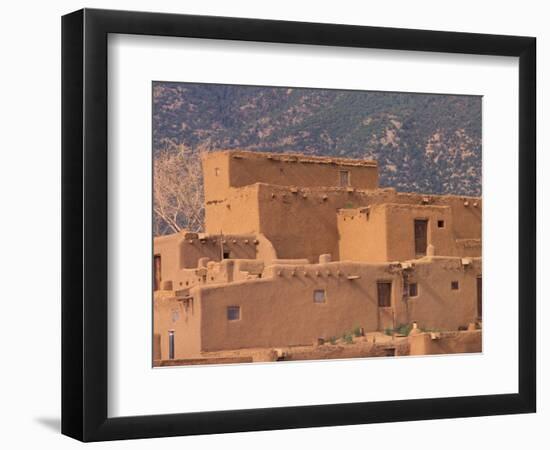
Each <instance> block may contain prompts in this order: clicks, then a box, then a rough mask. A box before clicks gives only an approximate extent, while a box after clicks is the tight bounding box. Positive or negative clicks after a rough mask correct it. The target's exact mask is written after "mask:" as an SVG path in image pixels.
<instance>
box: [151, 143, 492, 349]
mask: <svg viewBox="0 0 550 450" xmlns="http://www.w3.org/2000/svg"><path fill="white" fill-rule="evenodd" d="M203 178H204V194H205V233H189V232H187V231H182V232H180V233H176V234H173V235H169V236H162V237H159V238H155V242H154V254H155V259H154V261H155V264H154V268H155V269H154V287H155V291H156V293H155V322H154V329H155V335H156V336H157V337H156V338H155V339H156V340H158V343H157V344H156V348H157V359H170V357H176V358H178V357H182V358H190V357H198V356H200V355H201V354H202V352H205V351H219V350H232V349H238V348H251V347H274V346H281V345H304V344H307V343H311V342H313V341H314V340H316V339H317V338H326V339H328V338H330V337H331V336H334V335H338V334H339V333H340V334H341V333H343V332H345V331H346V330H349V329H350V328H351V327H355V326H359V327H360V328H362V329H364V330H366V331H367V332H368V331H381V330H384V329H386V328H395V327H396V326H398V325H400V324H409V323H412V322H417V323H418V324H420V325H421V326H424V327H427V328H438V329H446V330H457V329H458V328H464V327H467V326H468V325H470V324H471V323H475V322H477V321H479V320H480V318H481V287H480V286H481V278H480V277H481V214H482V202H481V198H478V197H466V196H452V195H431V194H418V193H400V192H397V191H396V190H395V189H392V188H380V187H379V185H378V165H377V163H376V162H375V161H369V160H358V159H346V158H334V157H317V156H309V155H300V154H290V153H289V154H287V153H285V154H276V153H260V152H249V151H240V150H228V151H219V152H212V153H208V154H207V155H206V156H205V157H204V159H203ZM182 182H185V180H182ZM170 336H171V337H170ZM155 342H157V341H155Z"/></svg>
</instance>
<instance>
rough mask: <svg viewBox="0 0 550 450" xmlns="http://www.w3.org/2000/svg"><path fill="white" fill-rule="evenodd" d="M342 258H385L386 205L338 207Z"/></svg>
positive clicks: (379, 260)
mask: <svg viewBox="0 0 550 450" xmlns="http://www.w3.org/2000/svg"><path fill="white" fill-rule="evenodd" d="M337 223H338V234H339V244H338V248H339V255H340V259H342V260H343V261H373V262H383V261H388V260H389V257H388V239H387V238H388V233H387V231H388V227H387V220H386V208H383V207H379V206H376V205H375V206H373V207H369V208H359V209H358V210H356V209H341V210H340V211H339V212H338V214H337Z"/></svg>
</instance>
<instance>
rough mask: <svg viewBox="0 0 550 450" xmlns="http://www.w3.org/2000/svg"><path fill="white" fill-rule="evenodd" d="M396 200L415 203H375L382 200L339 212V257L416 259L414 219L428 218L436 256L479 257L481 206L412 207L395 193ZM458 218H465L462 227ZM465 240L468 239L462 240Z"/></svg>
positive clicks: (442, 201) (443, 202)
mask: <svg viewBox="0 0 550 450" xmlns="http://www.w3.org/2000/svg"><path fill="white" fill-rule="evenodd" d="M394 199H395V200H401V201H404V200H408V201H411V203H382V204H380V203H375V202H376V201H379V199H376V200H375V201H373V202H371V206H370V207H369V208H357V209H342V210H340V211H339V212H338V217H337V219H338V230H339V239H340V241H339V256H340V259H343V260H351V261H406V260H409V259H415V258H417V257H418V255H416V252H415V236H414V221H415V219H427V220H428V230H427V242H428V245H432V246H433V248H434V251H435V253H434V254H435V255H439V256H470V257H479V256H481V220H480V219H479V218H478V213H479V214H481V213H480V211H479V208H478V207H476V208H473V207H472V208H466V207H464V205H463V203H464V201H463V200H462V199H460V202H458V201H456V200H455V199H449V198H447V197H444V198H439V199H438V201H437V202H435V201H434V202H433V203H432V204H418V203H412V200H416V199H415V198H414V197H412V196H410V195H408V196H405V197H403V196H401V195H397V196H395V197H394ZM370 200H372V199H370ZM472 210H473V211H474V212H473V213H472V212H471V211H472ZM464 211H465V212H464ZM460 212H462V213H460ZM462 216H465V217H466V219H464V218H463V217H462ZM457 217H461V219H458V220H459V224H458V226H457V225H456V223H455V220H456V218H457ZM440 222H441V225H442V226H441V227H440V226H439V224H440ZM464 236H468V239H464V238H462V237H464Z"/></svg>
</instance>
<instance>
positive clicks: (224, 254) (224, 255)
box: [223, 250, 231, 259]
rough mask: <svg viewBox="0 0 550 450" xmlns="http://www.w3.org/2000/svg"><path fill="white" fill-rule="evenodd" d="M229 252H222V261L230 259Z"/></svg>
mask: <svg viewBox="0 0 550 450" xmlns="http://www.w3.org/2000/svg"><path fill="white" fill-rule="evenodd" d="M230 256H231V255H230V252H229V250H224V251H223V259H229V258H230Z"/></svg>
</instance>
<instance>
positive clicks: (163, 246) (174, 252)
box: [153, 231, 276, 290]
mask: <svg viewBox="0 0 550 450" xmlns="http://www.w3.org/2000/svg"><path fill="white" fill-rule="evenodd" d="M153 247H154V249H153V250H154V251H153V253H154V255H160V258H161V289H173V290H178V289H184V288H186V287H189V286H192V285H194V284H196V282H200V281H201V279H200V277H201V276H202V275H201V274H198V273H197V272H196V270H194V269H196V268H197V267H198V265H199V260H200V259H201V258H208V259H209V260H210V261H220V260H221V259H222V247H223V251H225V252H228V253H229V258H231V259H258V258H262V259H265V260H268V261H269V260H272V259H275V258H276V253H275V251H274V249H273V247H272V245H271V243H270V242H269V241H268V240H267V239H266V238H265V237H264V236H259V235H254V234H241V235H232V234H228V235H225V234H224V235H223V236H220V235H207V234H198V233H189V232H186V231H182V232H180V233H174V234H171V235H167V236H160V237H157V238H155V239H154V241H153ZM186 269H193V270H186ZM167 282H168V283H167ZM170 284H171V287H170Z"/></svg>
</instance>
